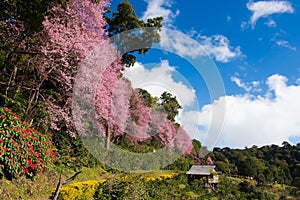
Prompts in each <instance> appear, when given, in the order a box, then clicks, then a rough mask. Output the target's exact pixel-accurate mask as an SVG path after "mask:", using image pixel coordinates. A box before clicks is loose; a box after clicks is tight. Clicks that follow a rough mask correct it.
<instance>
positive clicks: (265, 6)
mask: <svg viewBox="0 0 300 200" xmlns="http://www.w3.org/2000/svg"><path fill="white" fill-rule="evenodd" d="M247 8H248V9H249V10H250V11H251V12H253V14H252V16H251V19H250V22H249V23H250V24H251V26H252V28H254V27H255V24H256V22H257V21H258V20H259V19H260V18H263V17H268V16H270V15H272V14H278V13H294V8H293V6H292V4H291V3H290V2H288V1H274V0H272V1H257V2H253V1H252V0H250V1H249V2H248V3H247Z"/></svg>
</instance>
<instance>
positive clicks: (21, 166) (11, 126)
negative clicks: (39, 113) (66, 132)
mask: <svg viewBox="0 0 300 200" xmlns="http://www.w3.org/2000/svg"><path fill="white" fill-rule="evenodd" d="M0 115H1V117H0V174H3V175H4V176H6V177H7V178H16V177H19V176H22V175H26V176H27V177H33V176H35V175H36V174H37V173H38V172H41V171H43V170H44V168H45V167H46V165H47V163H49V162H50V163H51V162H52V161H53V160H55V159H56V152H54V151H52V149H51V146H52V145H51V143H50V140H49V139H48V137H47V136H46V135H44V134H42V133H40V132H38V131H36V130H35V129H33V128H30V126H29V124H27V123H26V122H22V121H21V120H20V119H19V118H18V116H17V115H16V114H15V113H13V112H12V111H11V110H9V109H8V108H2V107H1V108H0Z"/></svg>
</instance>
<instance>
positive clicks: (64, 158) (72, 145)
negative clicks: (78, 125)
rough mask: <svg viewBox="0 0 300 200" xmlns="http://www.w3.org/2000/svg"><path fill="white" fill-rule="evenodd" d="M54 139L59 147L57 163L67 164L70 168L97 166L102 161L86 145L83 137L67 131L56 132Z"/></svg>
mask: <svg viewBox="0 0 300 200" xmlns="http://www.w3.org/2000/svg"><path fill="white" fill-rule="evenodd" d="M52 141H53V144H54V145H55V148H56V149H57V153H58V155H59V156H58V160H57V162H56V164H57V165H62V166H67V167H68V168H70V169H75V170H76V169H81V168H82V167H95V166H97V165H100V162H99V161H98V160H97V159H96V158H94V156H93V155H92V154H91V153H90V152H89V151H88V150H87V149H86V148H85V147H84V145H83V143H82V141H81V139H80V138H79V137H78V136H77V137H75V138H74V137H71V136H69V135H68V134H67V133H65V132H62V131H61V132H55V133H53V135H52Z"/></svg>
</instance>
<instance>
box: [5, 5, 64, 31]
mask: <svg viewBox="0 0 300 200" xmlns="http://www.w3.org/2000/svg"><path fill="white" fill-rule="evenodd" d="M55 4H61V5H64V6H66V4H67V0H54V1H53V0H32V1H17V0H4V1H1V2H0V7H1V13H0V20H1V21H2V20H3V21H5V20H11V22H13V21H14V20H19V21H23V22H24V23H25V26H26V29H27V31H28V33H30V34H31V33H33V32H36V31H40V30H41V29H42V22H43V20H44V17H45V14H46V13H47V11H48V9H49V8H51V6H53V5H55Z"/></svg>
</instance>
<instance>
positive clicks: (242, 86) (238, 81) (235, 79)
mask: <svg viewBox="0 0 300 200" xmlns="http://www.w3.org/2000/svg"><path fill="white" fill-rule="evenodd" d="M230 80H231V81H232V82H234V83H235V84H236V85H237V86H239V87H240V88H242V89H244V90H246V91H247V92H249V91H250V90H251V89H252V87H250V86H247V85H246V84H245V83H243V82H242V80H241V79H239V78H238V77H236V76H232V77H231V78H230Z"/></svg>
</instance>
